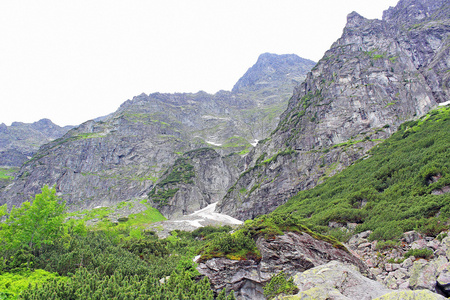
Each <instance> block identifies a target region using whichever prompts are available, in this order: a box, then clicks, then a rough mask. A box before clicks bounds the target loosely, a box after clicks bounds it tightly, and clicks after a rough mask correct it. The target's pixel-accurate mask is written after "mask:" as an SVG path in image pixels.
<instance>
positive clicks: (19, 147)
mask: <svg viewBox="0 0 450 300" xmlns="http://www.w3.org/2000/svg"><path fill="white" fill-rule="evenodd" d="M71 128H72V126H65V127H60V126H58V125H56V124H54V123H53V122H52V121H50V120H49V119H42V120H39V121H37V122H34V123H21V122H13V123H12V124H11V126H6V125H5V124H1V125H0V166H3V167H20V166H21V165H22V164H23V163H24V162H25V161H27V160H28V159H29V158H31V156H33V154H34V153H36V152H37V151H38V150H39V147H40V146H42V145H43V144H45V143H48V142H50V141H52V140H54V139H57V138H60V137H62V136H63V135H64V134H65V133H66V132H67V131H69V130H70V129H71Z"/></svg>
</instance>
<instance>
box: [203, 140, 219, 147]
mask: <svg viewBox="0 0 450 300" xmlns="http://www.w3.org/2000/svg"><path fill="white" fill-rule="evenodd" d="M205 142H207V143H208V144H211V145H213V146H219V147H220V146H222V144H218V143H214V142H211V141H205Z"/></svg>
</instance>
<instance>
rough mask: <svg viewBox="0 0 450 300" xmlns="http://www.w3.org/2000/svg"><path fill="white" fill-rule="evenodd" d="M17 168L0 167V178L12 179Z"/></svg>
mask: <svg viewBox="0 0 450 300" xmlns="http://www.w3.org/2000/svg"><path fill="white" fill-rule="evenodd" d="M17 170H18V168H0V180H2V179H6V180H9V179H14V176H13V174H14V173H15V172H17Z"/></svg>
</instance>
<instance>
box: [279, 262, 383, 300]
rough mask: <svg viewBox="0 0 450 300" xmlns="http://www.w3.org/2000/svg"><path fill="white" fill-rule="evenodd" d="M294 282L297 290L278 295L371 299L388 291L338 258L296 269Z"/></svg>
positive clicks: (306, 297)
mask: <svg viewBox="0 0 450 300" xmlns="http://www.w3.org/2000/svg"><path fill="white" fill-rule="evenodd" d="M294 283H295V285H297V287H298V288H299V290H300V291H299V293H298V294H297V295H294V296H290V297H284V298H282V299H373V298H375V297H379V296H381V295H383V294H386V293H388V292H389V290H388V289H387V288H386V287H384V286H383V285H382V284H380V283H379V282H376V281H374V280H371V279H369V278H367V277H364V276H362V275H361V274H360V273H359V272H358V269H357V268H356V267H355V266H353V265H348V264H345V263H342V262H339V261H331V262H329V263H327V264H324V265H321V266H318V267H315V268H312V269H309V270H307V271H304V272H299V273H296V274H295V275H294Z"/></svg>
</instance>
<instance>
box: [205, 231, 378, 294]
mask: <svg viewBox="0 0 450 300" xmlns="http://www.w3.org/2000/svg"><path fill="white" fill-rule="evenodd" d="M256 244H257V247H258V249H259V251H260V253H261V259H260V260H253V259H248V260H242V261H238V260H231V259H227V258H213V259H210V260H207V261H206V262H201V263H200V264H199V266H198V268H197V269H198V271H199V272H200V273H201V274H203V275H205V276H208V278H209V279H210V281H211V283H212V285H213V289H214V290H216V291H220V290H222V289H223V288H226V289H227V290H228V291H231V290H234V291H235V293H236V295H237V296H238V299H264V297H263V292H262V287H263V286H264V285H265V284H266V283H267V282H268V281H269V280H270V279H271V277H272V276H273V275H275V274H278V273H279V272H281V271H283V272H284V273H285V274H288V275H293V274H294V273H297V272H303V271H306V270H308V269H311V268H314V267H317V266H320V265H323V264H326V263H328V262H330V261H334V260H336V261H340V262H344V263H348V264H352V265H354V266H355V268H356V269H357V270H359V271H360V272H362V273H363V274H365V275H366V276H370V274H369V271H368V269H367V267H366V266H365V265H364V264H363V263H362V262H361V261H360V260H359V259H358V258H356V257H355V256H353V255H352V254H350V253H349V252H347V251H346V250H344V249H340V248H335V247H334V246H333V245H331V244H330V243H328V242H326V241H322V240H316V239H314V238H312V237H311V236H310V235H308V234H307V233H293V232H288V233H285V234H284V235H281V236H276V237H275V238H274V239H271V240H266V239H265V238H263V237H259V238H258V240H257V241H256Z"/></svg>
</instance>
